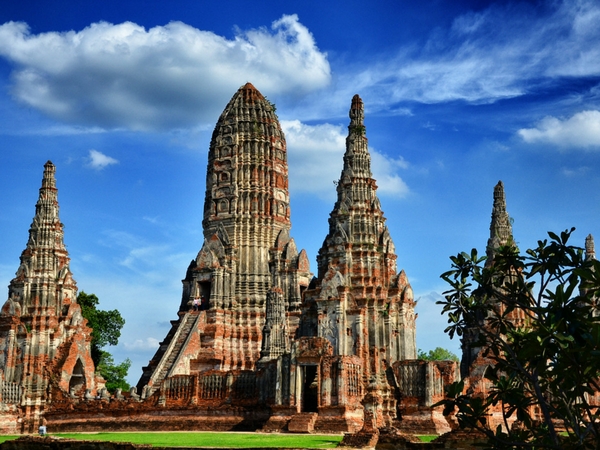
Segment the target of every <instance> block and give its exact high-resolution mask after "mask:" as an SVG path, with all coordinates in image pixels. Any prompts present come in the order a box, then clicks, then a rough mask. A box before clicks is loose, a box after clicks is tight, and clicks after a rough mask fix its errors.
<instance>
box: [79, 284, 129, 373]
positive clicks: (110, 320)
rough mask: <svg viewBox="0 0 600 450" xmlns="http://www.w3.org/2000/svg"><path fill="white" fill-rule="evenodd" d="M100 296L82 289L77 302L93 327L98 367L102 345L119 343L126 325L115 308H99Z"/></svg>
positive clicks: (95, 359) (94, 355) (95, 360)
mask: <svg viewBox="0 0 600 450" xmlns="http://www.w3.org/2000/svg"><path fill="white" fill-rule="evenodd" d="M99 302H100V301H99V300H98V297H96V295H95V294H86V293H85V292H84V291H81V292H80V293H79V294H78V295H77V303H79V306H81V314H82V315H83V317H85V318H86V319H87V320H88V326H89V327H90V328H92V330H93V331H92V359H93V360H94V364H95V365H96V367H98V364H99V363H100V358H101V357H102V347H105V346H106V345H117V344H118V343H119V338H120V337H121V328H123V325H125V319H123V317H121V313H120V312H119V311H118V310H116V309H113V310H112V311H103V310H101V309H98V308H97V306H98V303H99Z"/></svg>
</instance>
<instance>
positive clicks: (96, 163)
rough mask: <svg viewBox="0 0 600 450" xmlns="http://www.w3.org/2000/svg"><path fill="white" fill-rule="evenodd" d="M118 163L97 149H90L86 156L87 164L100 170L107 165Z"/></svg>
mask: <svg viewBox="0 0 600 450" xmlns="http://www.w3.org/2000/svg"><path fill="white" fill-rule="evenodd" d="M118 163H119V161H117V160H116V159H115V158H111V157H110V156H107V155H105V154H104V153H102V152H99V151H98V150H90V153H89V156H88V165H89V166H90V167H91V168H93V169H96V170H102V169H104V168H105V167H107V166H110V165H112V164H118Z"/></svg>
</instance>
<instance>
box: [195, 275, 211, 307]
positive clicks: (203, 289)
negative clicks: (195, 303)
mask: <svg viewBox="0 0 600 450" xmlns="http://www.w3.org/2000/svg"><path fill="white" fill-rule="evenodd" d="M198 287H199V291H200V299H201V300H202V301H201V303H200V310H201V311H202V310H205V309H209V308H210V287H211V286H210V281H201V282H200V283H198Z"/></svg>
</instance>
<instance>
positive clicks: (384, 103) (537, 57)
mask: <svg viewBox="0 0 600 450" xmlns="http://www.w3.org/2000/svg"><path fill="white" fill-rule="evenodd" d="M598 23H600V3H598V2H597V1H595V0H577V1H557V2H552V3H551V4H549V5H546V7H544V8H541V7H539V6H534V5H528V4H526V2H521V3H519V4H514V3H512V2H509V3H507V4H506V5H492V6H490V7H488V8H487V9H484V10H482V11H479V12H476V13H475V12H470V13H467V14H465V15H462V16H459V17H457V18H456V19H455V20H454V23H453V26H452V27H451V28H450V29H448V30H439V29H438V30H436V31H435V32H433V33H432V34H431V36H430V39H429V41H428V42H427V43H426V44H425V45H424V46H419V47H417V46H412V47H410V46H406V47H404V48H402V49H400V50H399V51H398V52H397V53H396V54H395V55H390V54H383V55H381V54H380V55H375V56H373V57H372V59H371V60H370V61H364V60H361V61H359V62H357V63H356V65H355V66H350V67H346V68H345V69H344V70H343V71H341V72H340V71H339V70H338V76H339V85H338V92H337V93H336V96H337V98H350V97H351V95H352V93H354V92H360V93H361V95H362V96H363V98H368V99H369V106H370V108H371V109H372V110H377V111H390V109H391V108H392V107H394V106H395V105H398V104H399V103H400V104H401V102H406V101H416V102H422V103H439V102H448V101H455V100H463V101H467V102H470V103H475V104H477V103H491V102H495V101H497V100H499V99H504V98H511V97H518V96H521V95H524V94H526V93H528V92H530V91H531V90H532V89H533V88H535V86H536V85H537V84H539V83H546V82H547V81H548V80H558V79H560V78H561V77H571V76H598V75H600V46H599V45H598V42H600V27H599V26H598ZM316 101H319V100H318V99H316ZM327 101H331V99H330V98H328V99H327ZM323 102H325V100H323ZM322 107H323V108H328V106H327V105H326V104H324V105H323V106H322ZM329 107H330V108H331V106H329Z"/></svg>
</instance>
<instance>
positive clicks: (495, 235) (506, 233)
mask: <svg viewBox="0 0 600 450" xmlns="http://www.w3.org/2000/svg"><path fill="white" fill-rule="evenodd" d="M512 243H514V240H513V234H512V225H511V223H510V216H509V215H508V213H507V212H506V196H505V194H504V184H503V183H502V181H498V184H496V186H495V187H494V206H493V208H492V221H491V223H490V238H489V239H488V242H487V248H486V253H487V257H488V260H487V263H486V264H488V265H489V264H491V263H492V260H493V259H494V255H495V254H496V250H497V249H498V248H499V247H502V246H505V245H508V244H512Z"/></svg>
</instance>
